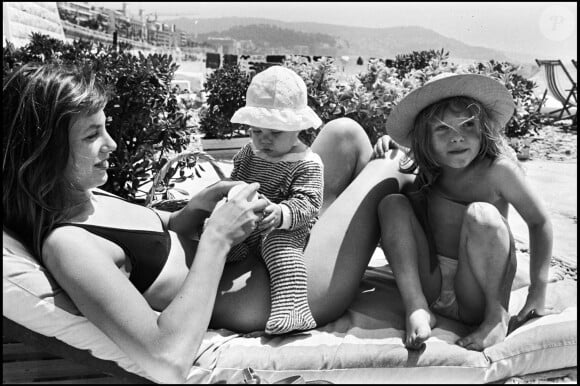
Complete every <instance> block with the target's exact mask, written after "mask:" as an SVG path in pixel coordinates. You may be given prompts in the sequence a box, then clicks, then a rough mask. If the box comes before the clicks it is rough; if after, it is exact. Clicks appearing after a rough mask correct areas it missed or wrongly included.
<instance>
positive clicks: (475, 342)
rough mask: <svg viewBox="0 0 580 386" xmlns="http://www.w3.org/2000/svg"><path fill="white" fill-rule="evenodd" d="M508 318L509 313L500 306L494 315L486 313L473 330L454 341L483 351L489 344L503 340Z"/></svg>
mask: <svg viewBox="0 0 580 386" xmlns="http://www.w3.org/2000/svg"><path fill="white" fill-rule="evenodd" d="M495 315H497V316H495ZM509 319H510V315H509V313H508V312H507V311H506V310H505V309H503V308H501V311H498V312H496V313H494V315H488V317H486V318H485V320H484V321H483V322H482V323H481V324H480V325H479V327H478V328H477V329H476V330H475V331H474V332H472V333H471V334H469V335H467V336H466V337H464V338H461V339H459V340H458V341H457V342H456V343H457V344H458V345H459V346H461V347H465V348H466V349H468V350H474V351H483V349H485V348H487V347H489V346H493V345H494V344H496V343H500V342H503V341H504V339H505V337H506V335H507V331H508V324H509Z"/></svg>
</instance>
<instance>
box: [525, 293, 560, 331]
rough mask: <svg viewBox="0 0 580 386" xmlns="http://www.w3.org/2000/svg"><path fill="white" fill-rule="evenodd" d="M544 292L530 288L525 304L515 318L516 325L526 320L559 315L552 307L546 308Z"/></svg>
mask: <svg viewBox="0 0 580 386" xmlns="http://www.w3.org/2000/svg"><path fill="white" fill-rule="evenodd" d="M545 303H546V290H545V289H544V290H534V289H533V288H532V287H531V286H530V290H529V292H528V297H527V299H526V304H524V307H523V308H522V309H521V311H520V312H519V313H518V315H517V316H516V321H517V322H518V323H524V322H525V321H526V319H531V318H533V317H538V316H544V315H550V314H557V313H559V312H558V311H557V310H555V309H554V307H549V306H546V304H545Z"/></svg>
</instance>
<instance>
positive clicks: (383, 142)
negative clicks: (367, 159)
mask: <svg viewBox="0 0 580 386" xmlns="http://www.w3.org/2000/svg"><path fill="white" fill-rule="evenodd" d="M397 148H398V146H397V144H396V143H395V142H393V141H392V140H391V137H389V136H388V135H383V136H382V137H380V138H379V139H378V140H377V143H375V146H374V147H373V155H372V158H371V159H375V158H384V157H385V154H386V153H387V152H388V151H389V149H397Z"/></svg>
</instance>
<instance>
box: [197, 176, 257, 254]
mask: <svg viewBox="0 0 580 386" xmlns="http://www.w3.org/2000/svg"><path fill="white" fill-rule="evenodd" d="M259 187H260V184H258V183H252V184H249V185H248V186H246V187H244V188H243V189H242V190H240V192H239V193H237V194H236V195H235V196H234V197H232V198H230V199H229V200H228V201H227V202H226V203H224V205H221V206H219V207H218V208H216V209H215V210H214V212H213V213H212V214H211V216H210V217H209V219H208V221H207V225H206V228H205V231H204V234H205V233H207V232H212V233H213V234H214V235H215V234H217V235H218V236H220V237H221V238H222V239H224V241H225V242H226V243H229V244H230V245H236V244H238V243H240V242H242V241H244V240H245V239H246V237H248V236H249V235H250V233H252V232H253V231H254V230H255V229H256V227H257V226H258V223H259V222H260V219H261V217H262V213H263V211H264V209H265V208H266V207H267V206H268V201H267V200H265V199H263V198H260V199H258V200H255V201H252V202H248V199H249V198H250V197H252V195H254V194H256V192H257V191H258V188H259ZM226 194H227V192H226ZM216 197H217V196H216ZM214 206H215V204H214ZM202 237H203V235H202Z"/></svg>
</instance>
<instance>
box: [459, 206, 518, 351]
mask: <svg viewBox="0 0 580 386" xmlns="http://www.w3.org/2000/svg"><path fill="white" fill-rule="evenodd" d="M513 247H514V246H513V242H512V239H511V236H510V231H509V228H508V224H507V223H506V222H505V220H504V219H503V217H502V216H501V214H500V213H499V211H498V210H497V208H496V207H495V206H493V205H491V204H488V203H483V202H477V203H473V204H471V205H469V206H468V208H467V210H466V213H465V217H464V220H463V225H462V229H461V236H460V243H459V265H458V267H457V274H456V275H457V276H456V279H455V293H456V296H457V301H458V305H459V316H460V317H461V319H462V320H463V321H465V322H467V323H471V324H479V327H478V328H477V329H476V330H475V331H474V332H473V333H471V334H469V335H468V336H466V337H464V338H462V339H460V340H458V342H457V344H459V345H461V346H463V347H465V348H468V349H471V350H479V351H481V350H483V349H484V348H486V347H489V346H491V345H493V344H495V343H499V342H501V341H503V340H504V339H505V336H506V334H507V328H508V322H509V312H508V303H509V298H510V293H511V292H510V291H511V285H512V282H513V279H514V276H515V272H516V259H515V255H514V253H513V251H512V249H513Z"/></svg>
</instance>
